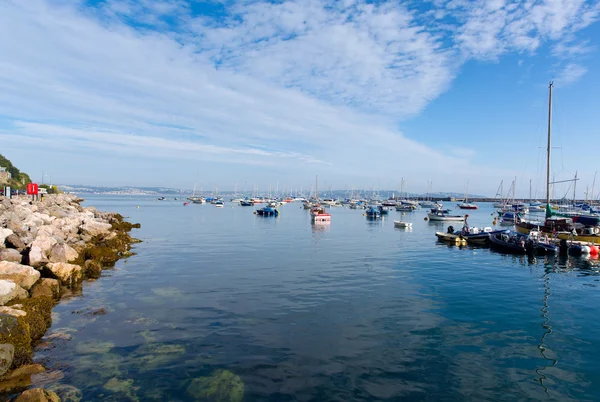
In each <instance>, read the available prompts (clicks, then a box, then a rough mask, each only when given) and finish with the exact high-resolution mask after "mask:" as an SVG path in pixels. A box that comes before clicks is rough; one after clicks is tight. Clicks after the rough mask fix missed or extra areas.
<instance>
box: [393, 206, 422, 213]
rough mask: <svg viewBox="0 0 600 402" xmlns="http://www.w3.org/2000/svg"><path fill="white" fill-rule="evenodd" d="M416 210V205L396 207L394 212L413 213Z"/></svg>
mask: <svg viewBox="0 0 600 402" xmlns="http://www.w3.org/2000/svg"><path fill="white" fill-rule="evenodd" d="M416 210H417V207H416V205H412V204H401V205H396V211H398V212H414V211H416Z"/></svg>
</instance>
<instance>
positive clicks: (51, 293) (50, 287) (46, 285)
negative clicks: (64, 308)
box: [30, 278, 60, 300]
mask: <svg viewBox="0 0 600 402" xmlns="http://www.w3.org/2000/svg"><path fill="white" fill-rule="evenodd" d="M30 293H31V297H50V298H52V299H55V300H58V299H59V298H60V284H59V283H58V281H57V280H56V279H51V278H42V279H40V280H39V281H37V283H36V284H35V285H33V287H32V288H31V292H30Z"/></svg>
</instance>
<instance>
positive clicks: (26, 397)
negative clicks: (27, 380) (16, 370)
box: [12, 388, 60, 402]
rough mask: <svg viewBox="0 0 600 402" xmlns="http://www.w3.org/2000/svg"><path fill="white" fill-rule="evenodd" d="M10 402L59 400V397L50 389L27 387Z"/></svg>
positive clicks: (53, 401)
mask: <svg viewBox="0 0 600 402" xmlns="http://www.w3.org/2000/svg"><path fill="white" fill-rule="evenodd" d="M12 402H60V398H59V397H58V395H56V394H55V393H54V392H52V391H47V390H45V389H42V388H34V389H28V390H27V391H24V392H23V393H22V394H21V395H19V396H17V397H16V398H14V399H12Z"/></svg>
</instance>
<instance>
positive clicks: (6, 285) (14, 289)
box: [0, 279, 27, 306]
mask: <svg viewBox="0 0 600 402" xmlns="http://www.w3.org/2000/svg"><path fill="white" fill-rule="evenodd" d="M22 292H25V293H27V291H25V289H23V288H22V287H20V286H19V285H17V284H16V283H14V282H13V281H7V280H4V279H1V280H0V305H2V306H4V305H5V304H6V303H8V302H9V301H11V300H14V299H20V298H22V296H23V293H22Z"/></svg>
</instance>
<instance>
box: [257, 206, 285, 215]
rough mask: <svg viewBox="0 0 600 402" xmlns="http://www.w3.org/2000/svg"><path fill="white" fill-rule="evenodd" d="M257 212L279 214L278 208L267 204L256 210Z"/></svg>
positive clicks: (260, 213) (259, 213) (258, 213)
mask: <svg viewBox="0 0 600 402" xmlns="http://www.w3.org/2000/svg"><path fill="white" fill-rule="evenodd" d="M256 214H257V215H259V216H279V211H278V210H277V208H274V207H272V206H268V205H267V206H266V207H263V208H260V209H257V210H256Z"/></svg>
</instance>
